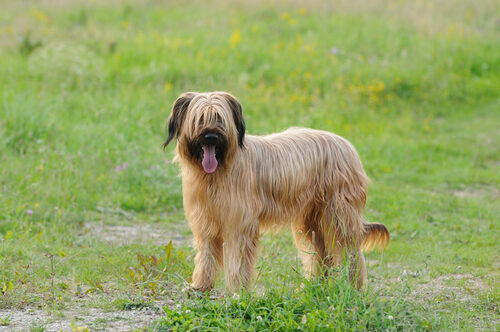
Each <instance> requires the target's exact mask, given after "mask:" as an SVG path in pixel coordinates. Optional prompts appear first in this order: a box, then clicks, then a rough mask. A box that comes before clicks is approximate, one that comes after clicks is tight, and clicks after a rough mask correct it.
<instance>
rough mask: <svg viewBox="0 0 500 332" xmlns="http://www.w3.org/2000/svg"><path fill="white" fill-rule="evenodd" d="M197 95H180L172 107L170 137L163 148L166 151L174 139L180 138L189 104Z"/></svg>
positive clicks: (169, 124) (169, 126)
mask: <svg viewBox="0 0 500 332" xmlns="http://www.w3.org/2000/svg"><path fill="white" fill-rule="evenodd" d="M195 95H196V94H195V93H193V92H186V93H183V94H182V95H180V97H179V98H177V100H176V101H175V102H174V105H173V106H172V112H171V113H170V116H169V118H168V137H167V140H166V141H165V143H163V148H164V149H165V148H166V147H167V145H168V143H170V141H171V140H173V139H174V138H177V137H179V131H180V130H181V126H182V123H183V122H184V118H185V117H186V113H187V109H188V106H189V103H190V102H191V100H192V99H193V98H194V96H195Z"/></svg>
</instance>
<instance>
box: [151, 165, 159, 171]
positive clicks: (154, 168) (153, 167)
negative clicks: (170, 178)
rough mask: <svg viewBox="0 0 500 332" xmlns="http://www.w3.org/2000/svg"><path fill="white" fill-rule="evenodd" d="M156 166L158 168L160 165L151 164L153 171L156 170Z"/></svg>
mask: <svg viewBox="0 0 500 332" xmlns="http://www.w3.org/2000/svg"><path fill="white" fill-rule="evenodd" d="M158 168H160V166H158V165H153V166H151V169H152V170H153V171H156V170H157V169H158Z"/></svg>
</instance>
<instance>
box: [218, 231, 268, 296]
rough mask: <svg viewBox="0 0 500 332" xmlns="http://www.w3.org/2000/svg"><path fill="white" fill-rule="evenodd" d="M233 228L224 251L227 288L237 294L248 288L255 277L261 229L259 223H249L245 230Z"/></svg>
mask: <svg viewBox="0 0 500 332" xmlns="http://www.w3.org/2000/svg"><path fill="white" fill-rule="evenodd" d="M243 224H245V223H243ZM233 226H234V227H233V228H232V229H231V230H227V231H226V235H225V236H224V240H225V242H224V249H223V251H224V272H225V277H226V286H227V287H228V289H230V290H231V291H233V292H235V291H238V290H239V289H240V288H241V287H243V288H248V287H249V286H250V283H251V282H252V279H253V277H254V274H255V271H254V266H255V261H256V258H257V250H258V243H259V229H258V223H257V221H255V222H254V223H247V226H246V227H244V228H239V227H237V226H236V225H233Z"/></svg>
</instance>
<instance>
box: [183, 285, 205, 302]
mask: <svg viewBox="0 0 500 332" xmlns="http://www.w3.org/2000/svg"><path fill="white" fill-rule="evenodd" d="M182 292H183V293H184V294H186V295H187V297H188V298H198V299H200V298H203V297H208V296H209V295H210V289H209V288H206V287H197V286H194V285H189V286H188V287H186V288H184V289H183V290H182Z"/></svg>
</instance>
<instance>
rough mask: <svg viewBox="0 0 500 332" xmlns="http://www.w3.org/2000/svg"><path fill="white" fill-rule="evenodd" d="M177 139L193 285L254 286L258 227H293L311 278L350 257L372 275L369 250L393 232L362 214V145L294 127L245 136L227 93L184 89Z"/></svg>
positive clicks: (173, 129)
mask: <svg viewBox="0 0 500 332" xmlns="http://www.w3.org/2000/svg"><path fill="white" fill-rule="evenodd" d="M168 131H169V133H168V138H167V140H166V142H165V144H164V147H166V146H167V145H168V144H169V142H170V141H172V140H173V139H174V138H177V140H178V143H177V147H176V160H178V161H179V163H180V167H181V175H182V192H183V200H184V210H185V212H186V218H187V220H188V222H189V225H190V227H191V230H192V232H193V235H194V242H195V245H196V249H197V254H196V258H195V269H194V272H193V276H192V285H191V286H192V287H193V288H194V289H195V290H199V291H207V290H210V289H211V288H212V287H213V286H214V282H215V279H216V276H217V268H218V267H219V266H221V267H223V268H224V272H225V280H226V286H227V287H228V288H229V289H230V290H233V291H234V290H237V289H238V288H239V287H248V285H249V284H250V282H251V281H252V277H253V274H254V265H255V261H256V257H257V247H258V243H259V233H260V231H262V230H265V229H270V228H273V227H274V226H284V225H291V229H292V232H293V237H294V239H295V244H296V246H297V248H298V250H299V252H300V255H301V257H302V259H303V263H304V270H305V272H306V274H307V275H313V274H317V273H320V271H325V269H322V267H332V266H336V265H340V264H344V263H345V262H349V263H347V265H348V266H347V268H348V269H349V276H350V278H351V280H352V281H353V283H354V284H355V285H356V287H357V288H361V287H362V286H363V284H364V283H365V281H366V264H365V259H364V256H363V253H362V250H365V249H370V248H372V247H374V246H379V247H385V246H386V245H387V243H388V242H389V231H388V230H387V228H386V227H385V226H384V225H382V224H375V223H367V222H366V221H365V220H364V219H363V216H362V214H363V209H364V207H365V203H366V190H367V185H368V182H369V180H368V177H367V176H366V174H365V171H364V169H363V166H362V164H361V161H360V159H359V156H358V154H357V152H356V150H355V149H354V147H353V146H352V145H351V144H350V143H349V142H348V141H347V140H345V139H344V138H342V137H340V136H337V135H334V134H332V133H329V132H326V131H319V130H312V129H305V128H291V129H288V130H286V131H284V132H282V133H278V134H272V135H268V136H251V135H245V122H244V120H243V115H242V110H241V105H240V103H239V102H238V100H237V99H236V98H235V97H233V96H232V95H230V94H229V93H226V92H209V93H196V92H187V93H184V94H182V95H181V96H180V97H179V98H178V99H177V100H176V101H175V102H174V105H173V108H172V112H171V115H170V117H169V119H168Z"/></svg>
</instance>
